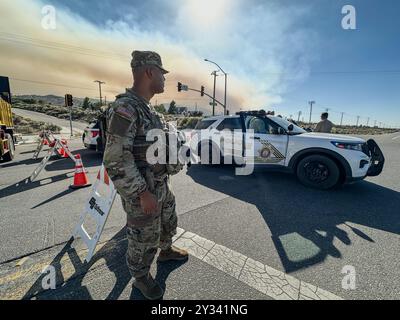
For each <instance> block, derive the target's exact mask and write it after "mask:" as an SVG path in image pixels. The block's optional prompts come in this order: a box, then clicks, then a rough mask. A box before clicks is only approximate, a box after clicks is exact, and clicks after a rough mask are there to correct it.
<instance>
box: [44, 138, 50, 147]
mask: <svg viewBox="0 0 400 320" xmlns="http://www.w3.org/2000/svg"><path fill="white" fill-rule="evenodd" d="M43 144H44V145H45V146H48V145H49V141H48V140H47V139H46V138H44V140H43Z"/></svg>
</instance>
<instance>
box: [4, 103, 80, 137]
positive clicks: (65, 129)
mask: <svg viewBox="0 0 400 320" xmlns="http://www.w3.org/2000/svg"><path fill="white" fill-rule="evenodd" d="M12 112H14V113H15V114H16V115H18V116H22V117H26V118H30V119H32V120H34V121H44V122H49V123H52V124H55V125H57V126H60V127H61V128H62V130H61V134H70V133H71V129H70V124H69V120H64V119H58V118H56V117H52V116H48V115H46V114H44V113H39V112H34V111H29V110H24V109H18V108H12ZM86 126H87V123H85V122H80V121H72V131H73V133H74V134H82V133H83V130H85V128H86Z"/></svg>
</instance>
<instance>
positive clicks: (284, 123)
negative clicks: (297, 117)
mask: <svg viewBox="0 0 400 320" xmlns="http://www.w3.org/2000/svg"><path fill="white" fill-rule="evenodd" d="M268 118H269V119H271V120H272V121H274V122H275V123H277V124H279V125H280V126H281V127H283V128H284V129H285V130H286V131H288V127H289V125H291V124H292V125H293V130H292V131H291V134H302V133H306V132H307V131H306V130H304V129H303V128H300V127H299V126H296V125H295V124H294V123H292V122H290V121H287V120H285V119H283V118H281V117H271V116H269V117H268Z"/></svg>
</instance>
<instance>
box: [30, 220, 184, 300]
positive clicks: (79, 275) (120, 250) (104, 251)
mask: <svg viewBox="0 0 400 320" xmlns="http://www.w3.org/2000/svg"><path fill="white" fill-rule="evenodd" d="M72 242H73V240H72V239H70V240H69V241H68V242H67V243H66V244H65V246H64V247H63V248H62V249H61V251H60V252H59V253H58V254H57V256H56V257H55V258H54V259H53V260H52V261H51V262H50V264H49V265H51V266H53V267H54V268H55V272H56V289H55V290H47V291H44V290H43V288H42V281H43V278H44V277H45V276H46V275H48V274H43V275H41V276H40V277H38V278H37V279H36V281H35V283H34V284H33V285H32V287H31V288H30V289H29V290H28V291H27V292H26V293H25V295H24V297H23V298H22V299H24V300H27V299H32V298H33V297H34V298H35V299H37V300H55V299H62V300H69V299H73V300H75V299H79V300H92V299H105V300H116V299H118V298H119V297H120V296H121V294H122V292H123V291H124V290H125V289H126V287H127V286H128V285H129V284H130V283H131V279H132V278H131V275H130V273H129V269H128V267H127V265H126V260H125V253H126V249H127V240H126V228H125V227H124V228H122V229H121V230H120V231H118V233H116V234H115V235H114V236H113V237H112V238H111V239H110V240H108V241H107V242H106V244H105V245H104V246H103V247H102V248H101V249H100V250H99V251H97V252H96V253H95V255H94V256H93V258H92V260H91V261H90V262H89V263H86V262H82V261H81V259H80V258H79V256H78V253H77V251H76V250H75V249H74V248H73V247H71V245H72ZM66 256H68V257H69V259H70V261H71V262H72V265H73V269H74V270H73V272H72V271H69V272H68V271H67V279H66V278H65V274H64V273H63V272H62V270H63V271H64V272H66V271H65V268H66V267H65V264H64V266H62V261H63V260H64V259H65V257H66ZM102 259H104V260H105V267H106V268H107V270H105V268H104V266H101V267H99V266H94V265H95V264H96V263H97V262H98V261H99V260H102ZM185 262H186V261H185ZM182 264H183V263H182V262H164V263H162V264H158V268H157V276H156V279H157V281H159V283H160V285H161V286H162V287H163V288H165V282H166V279H167V278H168V276H169V274H170V273H171V272H172V271H173V270H175V269H176V268H178V267H180V266H181V265H182ZM62 267H63V269H62ZM89 269H91V272H90V274H88V271H89ZM110 272H111V273H112V274H110ZM89 275H90V276H89ZM106 275H107V277H110V278H109V279H107V278H106ZM107 280H109V282H112V283H114V286H113V288H112V289H111V291H110V293H108V295H107V297H106V298H104V288H101V289H102V290H99V293H100V295H99V296H95V297H93V295H92V294H91V293H90V292H89V290H88V288H87V285H88V284H90V283H91V282H92V281H95V282H96V283H100V284H101V283H105V288H108V286H107V284H108V282H107ZM91 287H92V288H96V287H98V286H97V285H96V286H91ZM92 290H93V289H92ZM131 290H132V291H131V295H130V299H132V300H144V299H145V297H144V296H143V295H142V294H141V293H140V291H139V290H138V289H135V288H134V287H133V286H132V289H131Z"/></svg>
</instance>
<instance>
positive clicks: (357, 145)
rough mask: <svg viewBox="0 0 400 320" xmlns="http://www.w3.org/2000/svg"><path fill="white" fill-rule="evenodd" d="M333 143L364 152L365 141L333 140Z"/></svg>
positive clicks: (339, 146)
mask: <svg viewBox="0 0 400 320" xmlns="http://www.w3.org/2000/svg"><path fill="white" fill-rule="evenodd" d="M331 143H332V144H333V145H334V146H335V147H336V148H339V149H347V150H355V151H361V152H362V146H363V143H351V142H339V141H331Z"/></svg>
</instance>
